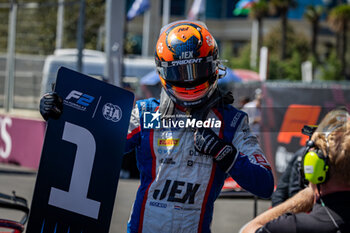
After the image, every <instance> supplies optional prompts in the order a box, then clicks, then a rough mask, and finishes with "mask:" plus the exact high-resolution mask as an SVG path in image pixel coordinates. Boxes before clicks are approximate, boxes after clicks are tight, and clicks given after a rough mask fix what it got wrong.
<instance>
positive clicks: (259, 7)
mask: <svg viewBox="0 0 350 233" xmlns="http://www.w3.org/2000/svg"><path fill="white" fill-rule="evenodd" d="M268 12H269V6H268V3H267V2H266V0H260V1H258V2H256V3H254V4H253V6H252V8H251V11H250V12H249V17H250V18H252V19H253V20H256V21H258V25H259V29H258V31H259V32H258V49H260V48H261V46H262V43H263V18H264V17H266V16H267V15H268Z"/></svg>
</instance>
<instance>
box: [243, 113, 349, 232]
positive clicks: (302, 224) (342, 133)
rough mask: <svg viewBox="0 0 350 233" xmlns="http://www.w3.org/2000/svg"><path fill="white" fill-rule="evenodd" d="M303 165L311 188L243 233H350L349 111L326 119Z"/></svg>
mask: <svg viewBox="0 0 350 233" xmlns="http://www.w3.org/2000/svg"><path fill="white" fill-rule="evenodd" d="M303 166H304V167H303V170H304V174H305V179H307V180H308V181H309V182H310V185H309V186H308V187H307V188H305V189H303V190H301V191H300V192H299V193H297V194H296V195H295V196H293V197H292V198H290V199H288V200H287V201H285V202H283V203H282V204H280V205H278V206H276V207H274V208H272V209H270V210H268V211H266V212H264V213H262V214H261V215H259V216H258V217H256V218H255V219H253V220H252V221H251V222H249V223H248V224H247V225H246V226H245V227H244V228H243V229H242V231H241V232H242V233H253V232H254V233H267V232H268V233H274V232H279V233H281V232H283V233H302V232H305V233H306V232H307V233H313V232H315V233H316V232H317V233H333V232H334V233H340V232H342V233H345V232H350V211H349V210H350V201H349V198H350V118H349V114H348V112H347V111H345V110H342V109H336V110H333V111H331V112H329V113H328V114H327V115H326V116H325V117H324V118H323V120H322V121H321V123H320V125H319V126H318V128H317V130H316V131H315V133H314V134H313V135H312V138H311V140H310V141H308V142H307V152H306V154H305V156H304V160H303ZM309 211H310V212H309ZM308 212H309V213H308Z"/></svg>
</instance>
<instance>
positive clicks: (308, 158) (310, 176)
mask: <svg viewBox="0 0 350 233" xmlns="http://www.w3.org/2000/svg"><path fill="white" fill-rule="evenodd" d="M306 146H307V150H306V154H305V156H304V175H305V179H306V180H308V181H310V182H311V183H313V184H321V183H323V182H325V180H326V178H327V172H328V168H329V166H328V157H327V156H325V155H324V154H323V153H322V151H321V150H319V149H318V148H317V147H316V146H315V143H314V142H313V141H311V140H309V141H308V142H307V144H306ZM311 148H316V150H315V151H309V150H310V149H311Z"/></svg>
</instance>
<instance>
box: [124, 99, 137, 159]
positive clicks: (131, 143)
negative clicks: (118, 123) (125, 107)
mask: <svg viewBox="0 0 350 233" xmlns="http://www.w3.org/2000/svg"><path fill="white" fill-rule="evenodd" d="M140 132H141V125H140V111H139V108H138V105H137V104H136V105H135V107H134V109H133V110H132V112H131V117H130V123H129V129H128V135H127V137H126V138H127V140H126V146H125V153H128V152H130V151H132V150H134V149H135V148H136V147H137V146H138V145H139V144H140Z"/></svg>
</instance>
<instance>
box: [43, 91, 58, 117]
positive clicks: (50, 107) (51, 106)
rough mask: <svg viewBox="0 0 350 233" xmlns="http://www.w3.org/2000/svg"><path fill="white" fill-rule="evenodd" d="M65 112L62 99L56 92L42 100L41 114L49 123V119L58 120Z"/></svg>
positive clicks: (46, 95) (47, 94) (50, 93)
mask: <svg viewBox="0 0 350 233" xmlns="http://www.w3.org/2000/svg"><path fill="white" fill-rule="evenodd" d="M62 110H63V101H62V98H61V97H59V96H58V95H57V93H56V92H49V93H46V94H45V95H44V96H43V97H41V99H40V114H41V116H42V117H43V118H44V120H45V121H47V120H48V119H49V118H52V119H55V120H57V119H58V118H59V117H60V116H61V114H62Z"/></svg>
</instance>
